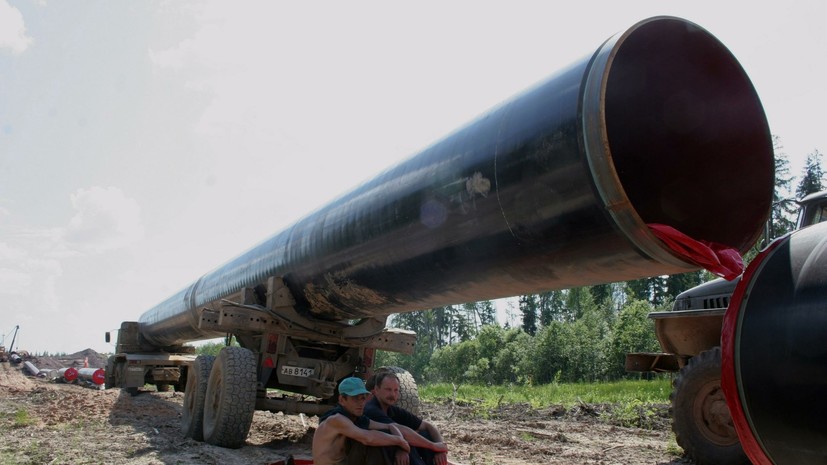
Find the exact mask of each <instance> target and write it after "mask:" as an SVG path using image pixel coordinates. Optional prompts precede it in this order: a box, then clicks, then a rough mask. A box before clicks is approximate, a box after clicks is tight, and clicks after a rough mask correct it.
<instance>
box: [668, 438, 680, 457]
mask: <svg viewBox="0 0 827 465" xmlns="http://www.w3.org/2000/svg"><path fill="white" fill-rule="evenodd" d="M666 452H667V453H668V454H669V455H672V456H674V457H683V454H684V452H683V448H681V446H679V445H678V441H677V440H676V439H675V433H672V434H670V435H669V442H668V443H667V444H666Z"/></svg>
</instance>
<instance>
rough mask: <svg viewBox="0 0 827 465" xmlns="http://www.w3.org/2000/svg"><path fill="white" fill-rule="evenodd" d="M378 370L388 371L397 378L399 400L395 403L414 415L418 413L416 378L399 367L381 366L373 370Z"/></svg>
mask: <svg viewBox="0 0 827 465" xmlns="http://www.w3.org/2000/svg"><path fill="white" fill-rule="evenodd" d="M380 371H390V372H391V373H394V374H396V377H397V378H399V401H397V402H396V405H397V406H398V407H402V408H404V409H405V410H407V411H409V412H411V413H413V414H414V415H419V388H417V387H416V380H415V379H414V377H413V375H412V374H411V373H410V372H409V371H408V370H406V369H404V368H400V367H381V368H379V369H377V370H376V371H375V372H376V373H378V372H380Z"/></svg>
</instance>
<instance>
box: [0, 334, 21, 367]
mask: <svg viewBox="0 0 827 465" xmlns="http://www.w3.org/2000/svg"><path fill="white" fill-rule="evenodd" d="M19 329H20V325H16V326H15V327H14V334H13V335H12V338H11V344H9V351H8V352H6V346H5V345H3V344H0V362H8V361H9V354H12V353H14V340H15V339H17V331H18V330H19ZM5 342H6V339H5V338H3V343H5Z"/></svg>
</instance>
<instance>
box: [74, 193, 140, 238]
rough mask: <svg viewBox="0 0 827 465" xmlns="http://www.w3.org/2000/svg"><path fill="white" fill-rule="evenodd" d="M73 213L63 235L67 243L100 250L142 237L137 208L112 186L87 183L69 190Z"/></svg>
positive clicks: (129, 199) (131, 200)
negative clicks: (95, 185) (93, 185)
mask: <svg viewBox="0 0 827 465" xmlns="http://www.w3.org/2000/svg"><path fill="white" fill-rule="evenodd" d="M71 199H72V206H73V207H74V208H75V210H76V213H75V216H74V217H72V219H71V220H70V221H69V225H68V227H67V228H66V231H65V234H64V236H63V238H64V239H65V241H66V242H67V245H68V246H70V247H75V248H78V249H80V250H82V251H87V252H91V253H101V252H105V251H109V250H114V249H119V248H122V247H125V246H127V245H130V244H132V243H134V242H136V241H138V240H140V239H141V238H142V237H143V234H144V227H143V224H142V223H141V209H140V207H139V206H138V202H136V201H135V200H134V199H131V198H127V197H126V196H125V195H124V193H123V192H122V191H121V190H120V189H118V188H116V187H107V188H104V187H90V188H88V189H78V190H77V192H76V193H74V194H72V196H71Z"/></svg>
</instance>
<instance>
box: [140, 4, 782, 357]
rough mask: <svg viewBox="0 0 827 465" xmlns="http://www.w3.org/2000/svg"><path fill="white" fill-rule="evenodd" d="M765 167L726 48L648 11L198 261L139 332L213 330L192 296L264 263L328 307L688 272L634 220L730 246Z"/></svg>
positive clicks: (241, 283)
mask: <svg viewBox="0 0 827 465" xmlns="http://www.w3.org/2000/svg"><path fill="white" fill-rule="evenodd" d="M343 152H346V148H345V150H343ZM773 170H774V163H773V155H772V144H771V140H770V133H769V130H768V126H767V122H766V118H765V115H764V112H763V109H762V107H761V104H760V102H759V99H758V97H757V95H756V92H755V90H754V88H753V86H752V84H751V83H750V81H749V79H748V77H747V75H746V74H745V72H744V70H743V69H742V68H741V66H740V65H739V64H738V62H737V61H736V59H735V58H734V57H733V56H732V55H731V54H730V52H729V51H728V50H727V49H726V48H725V47H724V46H723V45H722V44H721V43H720V42H719V41H718V40H717V39H715V37H713V36H712V35H711V34H709V33H708V32H707V31H705V30H704V29H702V28H700V27H698V26H697V25H695V24H692V23H690V22H687V21H685V20H682V19H678V18H670V17H659V18H652V19H648V20H645V21H642V22H640V23H637V24H635V25H634V26H632V27H631V28H629V29H628V30H626V31H624V32H622V33H619V34H617V35H616V36H614V37H612V38H610V39H609V40H608V41H606V42H605V43H604V44H603V45H601V46H600V47H599V48H598V49H597V51H596V52H594V53H593V54H592V55H590V56H587V57H585V58H584V59H583V60H581V61H579V62H577V63H575V64H573V65H571V66H569V67H568V68H565V69H564V70H562V71H560V72H559V73H557V74H555V75H553V76H551V77H550V78H548V79H547V80H545V81H543V82H541V83H539V84H538V85H536V86H535V87H533V88H531V89H529V90H527V91H525V92H523V93H521V94H519V95H517V96H516V97H514V98H512V99H511V100H509V101H507V102H505V103H503V104H501V105H500V106H498V107H496V108H494V109H492V110H490V111H489V112H488V113H487V114H485V115H483V116H482V117H480V118H478V119H477V120H475V121H473V122H472V123H470V124H469V125H467V126H465V127H464V128H462V129H460V130H458V131H457V132H455V133H453V134H451V135H449V136H447V137H446V138H445V139H443V140H441V141H439V142H437V143H435V144H433V145H431V146H430V147H428V148H426V149H425V150H423V151H422V152H421V153H419V154H417V155H415V156H414V157H412V158H410V159H408V160H407V161H405V162H403V163H401V164H399V165H397V166H395V167H393V168H391V169H389V170H387V171H385V172H384V173H382V174H380V175H379V176H377V177H376V178H374V179H372V180H370V181H368V182H366V183H364V184H363V185H361V187H359V188H357V189H356V190H354V191H352V192H350V193H348V194H345V195H343V196H342V197H340V198H338V199H336V200H334V201H333V202H331V203H329V204H328V205H326V206H324V207H322V208H321V209H319V210H317V211H315V212H314V213H311V214H310V215H308V216H307V217H305V218H303V219H302V220H300V221H298V222H297V223H295V224H294V225H293V226H291V227H289V228H287V229H286V230H284V231H283V232H281V233H278V234H276V235H274V236H273V237H271V238H269V239H267V240H265V241H264V242H262V243H261V244H259V245H257V246H255V247H253V248H252V249H250V250H248V251H247V252H245V253H244V254H242V255H240V256H239V257H237V258H235V259H233V260H231V261H229V262H228V263H226V264H224V265H223V266H220V267H218V268H217V269H215V270H213V271H212V272H210V273H208V274H206V275H204V276H202V277H201V278H200V279H198V280H197V281H196V282H195V283H193V284H192V285H190V286H189V287H187V288H185V289H183V290H181V291H180V292H179V293H177V294H176V295H174V296H172V297H171V298H169V299H168V300H166V301H164V302H162V303H161V304H159V305H158V306H156V307H155V308H153V309H151V310H149V311H148V312H146V313H144V315H143V316H142V317H141V319H140V322H141V331H142V334H143V335H144V336H145V337H146V338H147V339H148V340H149V341H150V342H151V343H153V344H157V345H161V346H163V345H171V344H175V343H179V342H183V341H188V340H195V339H201V338H206V337H216V336H220V335H218V334H213V333H208V332H203V331H200V330H199V329H198V328H197V327H196V326H197V321H198V318H197V315H196V310H197V309H199V308H201V307H205V306H213V305H218V302H219V300H220V299H222V298H225V297H226V296H229V295H232V294H233V293H235V292H237V291H239V290H240V289H241V288H243V287H254V286H256V285H258V284H260V283H262V282H264V280H265V278H266V277H268V276H282V277H284V279H285V281H286V283H287V285H288V286H289V287H290V289H291V291H292V293H293V295H294V296H295V298H296V299H297V301H298V302H297V304H298V307H299V309H300V310H301V311H303V312H306V313H307V314H308V315H311V316H315V317H320V318H325V319H330V320H344V319H355V318H362V317H370V316H380V315H387V314H391V313H397V312H407V311H414V310H420V309H425V308H430V307H435V306H440V305H448V304H456V303H461V302H470V301H478V300H484V299H493V298H501V297H506V296H513V295H520V294H526V293H536V292H541V291H547V290H550V289H564V288H570V287H576V286H583V285H591V284H597V283H605V282H611V281H621V280H628V279H635V278H640V277H645V276H653V275H660V274H667V273H676V272H684V271H690V270H693V269H697V267H696V266H695V265H692V264H689V263H687V262H685V261H684V260H682V259H680V258H678V256H677V255H676V254H675V253H673V251H671V250H669V248H668V247H666V246H665V245H664V244H663V243H661V242H660V241H659V240H657V239H656V238H655V237H654V236H653V235H652V234H651V233H650V231H649V230H648V228H647V226H646V224H647V223H663V224H667V225H670V226H673V227H675V228H677V229H678V230H680V231H682V232H684V233H686V234H688V235H689V236H691V237H693V238H696V239H702V240H707V241H714V242H718V243H721V244H726V245H729V246H732V247H735V248H737V249H739V250H741V251H745V250H747V249H748V248H749V247H750V246H751V245H752V244H753V242H754V241H755V239H756V238H757V236H758V234H759V232H760V230H761V225H762V224H763V222H764V220H765V219H766V217H767V212H768V211H769V205H770V202H771V197H772V189H773ZM294 175H298V174H294Z"/></svg>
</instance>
